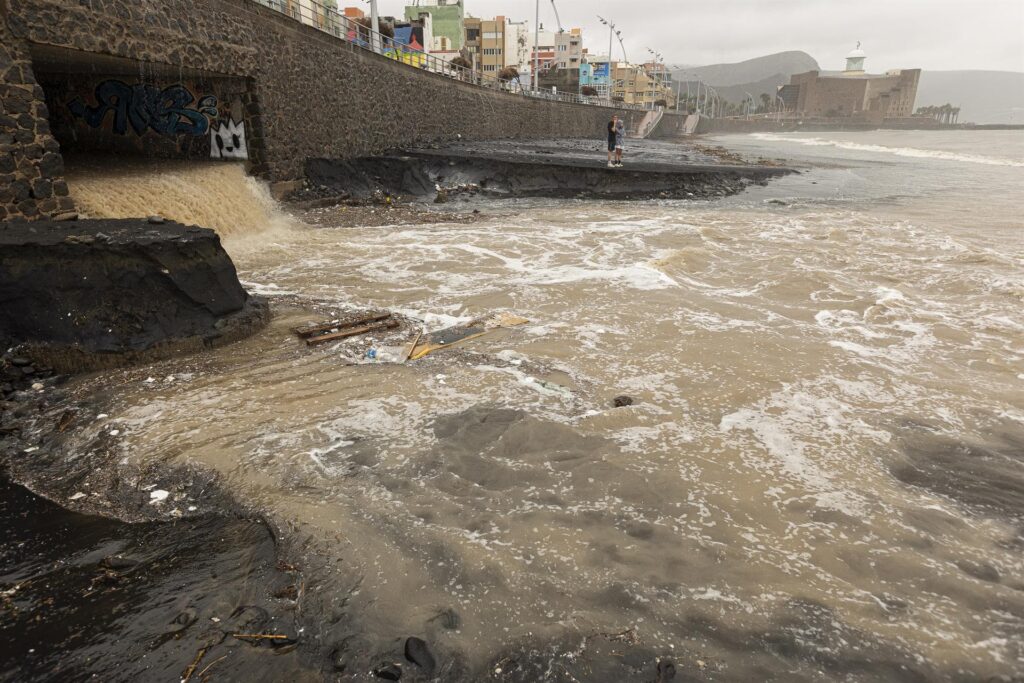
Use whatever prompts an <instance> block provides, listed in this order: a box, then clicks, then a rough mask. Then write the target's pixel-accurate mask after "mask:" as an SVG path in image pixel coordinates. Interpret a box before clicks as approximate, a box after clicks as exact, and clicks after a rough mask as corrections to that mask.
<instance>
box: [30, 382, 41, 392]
mask: <svg viewBox="0 0 1024 683" xmlns="http://www.w3.org/2000/svg"><path fill="white" fill-rule="evenodd" d="M32 388H33V389H35V390H36V391H42V390H43V385H42V383H40V382H36V383H34V384H33V385H32Z"/></svg>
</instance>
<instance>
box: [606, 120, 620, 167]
mask: <svg viewBox="0 0 1024 683" xmlns="http://www.w3.org/2000/svg"><path fill="white" fill-rule="evenodd" d="M618 121H619V117H618V116H615V115H612V120H611V121H609V122H608V168H614V167H615V162H614V161H613V160H612V155H613V154H615V143H616V140H617V136H618V134H617V133H616V128H615V125H616V123H618Z"/></svg>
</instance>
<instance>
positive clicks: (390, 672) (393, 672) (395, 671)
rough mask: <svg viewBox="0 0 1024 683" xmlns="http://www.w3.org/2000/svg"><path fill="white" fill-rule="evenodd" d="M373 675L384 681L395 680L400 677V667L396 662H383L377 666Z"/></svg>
mask: <svg viewBox="0 0 1024 683" xmlns="http://www.w3.org/2000/svg"><path fill="white" fill-rule="evenodd" d="M373 675H374V676H376V677H377V678H383V679H384V680H385V681H397V680H399V679H400V678H402V667H401V666H399V665H398V664H384V665H382V666H379V667H377V668H376V669H375V670H374V672H373Z"/></svg>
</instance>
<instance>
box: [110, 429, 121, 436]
mask: <svg viewBox="0 0 1024 683" xmlns="http://www.w3.org/2000/svg"><path fill="white" fill-rule="evenodd" d="M120 433H121V430H120V429H111V430H110V435H111V436H117V435H118V434H120Z"/></svg>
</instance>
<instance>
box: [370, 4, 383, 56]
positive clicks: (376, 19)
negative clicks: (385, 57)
mask: <svg viewBox="0 0 1024 683" xmlns="http://www.w3.org/2000/svg"><path fill="white" fill-rule="evenodd" d="M370 49H371V50H373V51H374V52H380V49H381V45H380V15H378V14H377V0H370Z"/></svg>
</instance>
